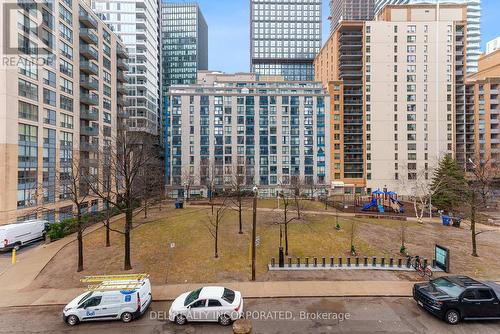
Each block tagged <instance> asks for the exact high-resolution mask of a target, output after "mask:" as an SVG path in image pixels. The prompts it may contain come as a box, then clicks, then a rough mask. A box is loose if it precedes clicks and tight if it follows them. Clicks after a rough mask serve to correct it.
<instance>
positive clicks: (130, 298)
mask: <svg viewBox="0 0 500 334" xmlns="http://www.w3.org/2000/svg"><path fill="white" fill-rule="evenodd" d="M131 300H132V296H131V295H126V296H125V303H130V301H131Z"/></svg>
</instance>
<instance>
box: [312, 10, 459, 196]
mask: <svg viewBox="0 0 500 334" xmlns="http://www.w3.org/2000/svg"><path fill="white" fill-rule="evenodd" d="M466 17H467V10H466V6H464V5H440V6H439V7H438V6H436V5H399V6H396V5H391V6H386V7H385V9H384V11H382V12H381V13H380V15H379V16H378V18H377V20H375V21H367V22H361V21H351V22H342V23H341V24H340V25H339V26H338V27H337V29H336V30H335V31H334V33H333V34H332V36H331V37H330V39H329V41H328V42H327V44H326V45H325V46H324V48H323V50H322V51H321V52H320V54H319V56H318V57H317V59H316V62H315V66H316V79H317V80H320V81H322V82H323V84H324V85H328V87H329V90H330V96H331V101H332V102H331V103H332V106H331V112H332V115H331V119H332V122H333V124H332V129H333V134H332V136H331V138H332V142H331V155H332V166H333V170H332V180H333V181H332V186H334V187H335V188H340V189H342V188H344V192H347V193H352V191H355V192H358V193H359V192H362V190H363V189H360V188H366V190H367V191H368V192H370V191H373V190H376V189H378V188H380V189H384V188H386V189H387V190H391V191H395V192H397V193H399V194H402V195H408V194H410V193H411V189H409V188H410V187H408V184H409V183H411V181H412V180H414V179H416V178H422V179H423V180H428V179H430V178H431V177H432V169H433V168H434V167H435V166H437V163H438V161H439V160H440V158H442V157H443V156H444V155H445V154H454V151H455V141H456V136H458V134H459V133H460V132H459V130H458V129H456V123H455V122H456V120H457V115H458V113H459V111H458V107H457V106H456V105H455V103H456V101H455V100H456V95H457V96H458V95H460V94H462V93H463V91H464V89H465V88H464V87H465V86H464V83H465V82H464V81H465V68H464V66H465V61H466V51H465V50H466V45H465V44H466V43H465V40H466V36H465V35H466V33H465V31H466ZM462 95H464V94H462ZM460 110H461V112H462V114H463V115H465V108H464V109H463V110H462V109H460ZM336 130H338V131H339V132H338V133H337V132H336ZM460 131H462V132H463V133H465V129H460ZM354 172H358V173H354Z"/></svg>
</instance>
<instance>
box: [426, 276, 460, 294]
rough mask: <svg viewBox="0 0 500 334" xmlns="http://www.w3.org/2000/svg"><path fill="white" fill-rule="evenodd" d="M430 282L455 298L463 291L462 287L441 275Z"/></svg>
mask: <svg viewBox="0 0 500 334" xmlns="http://www.w3.org/2000/svg"><path fill="white" fill-rule="evenodd" d="M431 284H432V285H433V286H434V287H435V288H436V289H438V290H441V291H442V292H444V293H446V294H447V295H449V296H451V297H453V298H457V297H458V296H460V294H461V293H462V292H463V291H464V288H463V287H461V286H460V285H458V284H455V283H453V282H451V281H450V280H447V279H446V278H443V277H441V278H437V279H435V280H433V281H431Z"/></svg>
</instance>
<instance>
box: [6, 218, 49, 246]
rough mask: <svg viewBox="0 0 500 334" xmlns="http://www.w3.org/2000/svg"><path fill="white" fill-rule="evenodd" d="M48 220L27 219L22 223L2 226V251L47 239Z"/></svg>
mask: <svg viewBox="0 0 500 334" xmlns="http://www.w3.org/2000/svg"><path fill="white" fill-rule="evenodd" d="M48 224H49V222H48V221H46V220H27V221H25V222H22V223H17V224H9V225H1V226H0V251H7V250H10V249H12V248H15V249H16V250H18V249H19V247H21V246H23V245H26V244H30V243H32V242H35V241H39V240H43V239H45V233H46V232H47V226H48Z"/></svg>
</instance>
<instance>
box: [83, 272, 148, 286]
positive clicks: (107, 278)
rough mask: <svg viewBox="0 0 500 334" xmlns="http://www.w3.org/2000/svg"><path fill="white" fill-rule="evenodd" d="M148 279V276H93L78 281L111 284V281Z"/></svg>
mask: <svg viewBox="0 0 500 334" xmlns="http://www.w3.org/2000/svg"><path fill="white" fill-rule="evenodd" d="M148 277H149V274H124V275H93V276H85V277H83V278H82V279H80V282H83V283H99V282H113V281H142V280H144V279H145V278H148ZM118 283H119V282H118ZM122 284H123V283H122Z"/></svg>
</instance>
